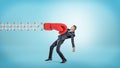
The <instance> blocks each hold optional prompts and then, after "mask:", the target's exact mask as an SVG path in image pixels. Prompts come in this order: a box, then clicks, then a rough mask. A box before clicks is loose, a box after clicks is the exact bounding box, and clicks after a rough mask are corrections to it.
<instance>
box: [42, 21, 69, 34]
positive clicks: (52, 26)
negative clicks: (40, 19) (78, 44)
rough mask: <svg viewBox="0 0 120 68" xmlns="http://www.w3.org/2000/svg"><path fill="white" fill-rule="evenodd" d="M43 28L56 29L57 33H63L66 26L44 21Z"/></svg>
mask: <svg viewBox="0 0 120 68" xmlns="http://www.w3.org/2000/svg"><path fill="white" fill-rule="evenodd" d="M44 29H45V30H57V31H59V34H64V33H65V32H66V31H67V26H66V25H65V24H62V23H44Z"/></svg>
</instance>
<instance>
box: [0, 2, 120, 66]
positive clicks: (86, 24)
mask: <svg viewBox="0 0 120 68" xmlns="http://www.w3.org/2000/svg"><path fill="white" fill-rule="evenodd" d="M0 22H2V23H6V22H10V23H13V22H17V23H20V22H23V23H27V22H30V23H33V22H37V23H40V22H62V23H65V24H66V25H67V26H68V27H71V26H72V25H76V26H77V30H76V37H75V45H76V52H75V53H73V52H72V45H71V41H70V39H68V40H66V41H65V42H64V44H62V47H61V51H62V52H63V54H64V55H65V57H66V58H67V59H68V62H67V63H65V64H60V63H59V62H60V61H61V59H60V58H59V56H58V55H57V53H56V51H54V54H53V61H52V62H45V61H44V60H45V59H47V57H48V52H49V46H50V45H51V44H52V43H53V42H54V41H55V40H56V39H57V36H58V32H57V31H54V30H53V31H8V32H7V31H1V32H0V68H41V67H43V68H56V67H57V68H67V67H69V68H73V67H75V68H116V67H117V68H118V67H120V0H84V1H83V0H0Z"/></svg>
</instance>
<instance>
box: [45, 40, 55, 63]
mask: <svg viewBox="0 0 120 68" xmlns="http://www.w3.org/2000/svg"><path fill="white" fill-rule="evenodd" d="M56 45H57V40H56V41H55V42H54V43H53V44H52V45H51V46H50V50H49V56H48V59H46V60H45V61H49V60H52V53H53V49H54V47H55V46H56Z"/></svg>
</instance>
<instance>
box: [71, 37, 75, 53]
mask: <svg viewBox="0 0 120 68" xmlns="http://www.w3.org/2000/svg"><path fill="white" fill-rule="evenodd" d="M71 43H72V48H73V50H72V51H73V52H75V44H74V37H72V38H71Z"/></svg>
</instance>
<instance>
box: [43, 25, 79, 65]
mask: <svg viewBox="0 0 120 68" xmlns="http://www.w3.org/2000/svg"><path fill="white" fill-rule="evenodd" d="M76 28H77V27H76V26H75V25H73V26H72V27H71V28H70V29H67V31H66V32H65V33H64V34H61V35H59V36H58V39H57V40H56V41H55V42H54V43H53V44H52V45H51V46H50V51H49V56H48V59H46V60H45V61H51V60H52V53H53V49H54V47H55V46H56V52H57V53H58V55H59V56H60V58H61V59H62V62H61V63H65V62H66V61H67V60H66V58H65V57H64V55H63V54H62V52H61V51H60V47H61V44H62V43H63V42H64V41H65V40H66V39H69V38H71V42H72V48H73V50H72V51H73V52H75V44H74V37H75V30H76Z"/></svg>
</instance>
